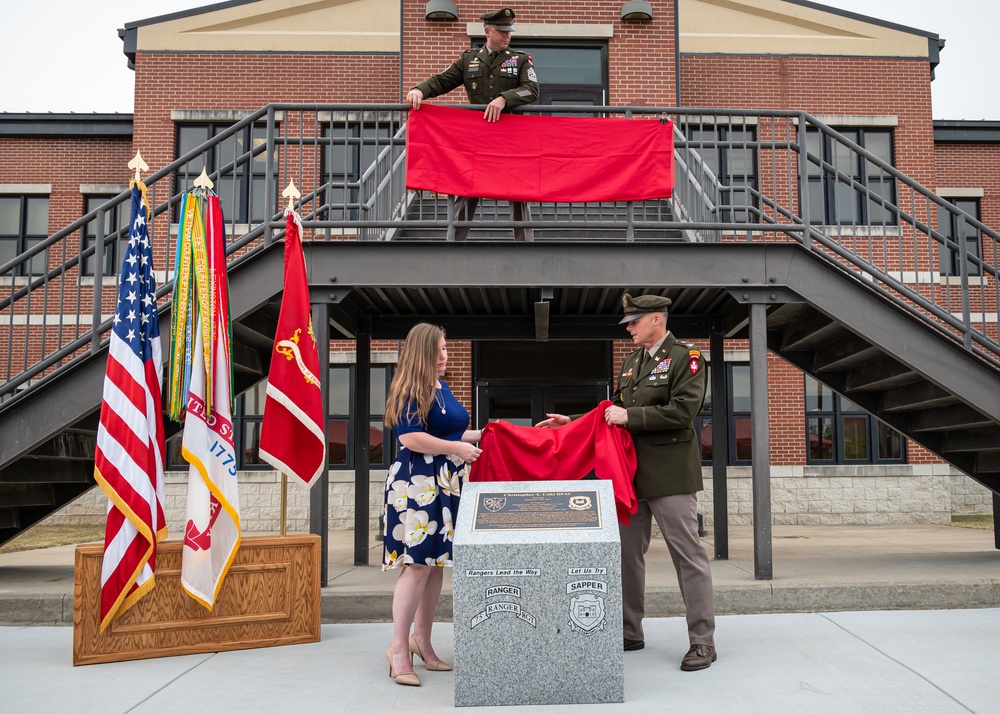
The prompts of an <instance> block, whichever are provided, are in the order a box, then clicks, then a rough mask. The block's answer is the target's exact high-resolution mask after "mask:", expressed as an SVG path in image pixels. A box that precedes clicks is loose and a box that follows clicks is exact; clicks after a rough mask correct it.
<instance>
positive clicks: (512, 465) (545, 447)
mask: <svg viewBox="0 0 1000 714" xmlns="http://www.w3.org/2000/svg"><path fill="white" fill-rule="evenodd" d="M420 111H423V109H421V110H420ZM610 406H611V402H609V401H607V400H604V401H603V402H601V403H600V404H599V405H598V406H597V408H596V409H594V410H592V411H590V412H587V413H586V414H585V415H584V416H582V417H580V418H579V419H575V420H574V421H571V422H570V423H569V424H567V425H565V426H563V427H560V428H558V429H537V428H535V427H530V426H515V425H514V424H510V423H508V422H503V421H497V422H490V423H489V424H487V425H486V427H485V428H484V429H483V439H482V442H481V444H480V446H481V447H482V450H483V453H482V454H481V455H480V457H479V458H478V459H476V460H475V461H474V462H473V464H472V471H471V472H470V474H469V480H470V481H554V480H563V479H564V480H567V481H575V480H578V479H582V478H583V477H584V476H586V475H587V474H588V473H590V472H591V471H594V472H595V473H596V474H597V477H598V478H601V479H606V480H609V481H611V483H612V484H613V486H614V489H615V507H616V508H617V510H618V520H619V522H621V523H624V524H628V522H629V515H630V514H632V513H635V512H636V510H637V509H638V501H637V499H636V497H635V484H634V482H633V479H634V477H635V466H636V461H635V446H634V445H633V443H632V435H631V434H629V432H628V430H627V429H622V428H621V427H617V426H610V425H609V424H608V423H607V422H605V421H604V416H603V415H604V410H605V409H607V408H608V407H610Z"/></svg>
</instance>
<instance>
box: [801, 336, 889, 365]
mask: <svg viewBox="0 0 1000 714" xmlns="http://www.w3.org/2000/svg"><path fill="white" fill-rule="evenodd" d="M881 356H882V350H880V349H879V348H878V347H875V346H874V345H870V344H868V343H867V342H865V341H864V340H862V339H861V338H860V337H851V338H848V339H846V340H842V341H840V342H837V343H835V344H833V345H828V346H826V347H824V348H823V349H822V350H817V351H816V357H815V358H814V359H813V368H814V369H815V370H816V371H817V372H838V371H839V372H843V371H845V370H849V369H854V368H857V367H862V366H864V365H866V364H868V363H869V362H874V361H875V360H877V359H879V358H880V357H881Z"/></svg>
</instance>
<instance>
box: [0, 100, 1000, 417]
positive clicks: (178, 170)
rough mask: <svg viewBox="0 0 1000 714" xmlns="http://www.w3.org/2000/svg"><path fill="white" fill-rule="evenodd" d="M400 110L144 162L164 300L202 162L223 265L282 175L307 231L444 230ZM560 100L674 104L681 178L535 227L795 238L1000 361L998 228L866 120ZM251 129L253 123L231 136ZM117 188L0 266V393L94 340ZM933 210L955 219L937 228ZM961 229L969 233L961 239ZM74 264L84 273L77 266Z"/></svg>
mask: <svg viewBox="0 0 1000 714" xmlns="http://www.w3.org/2000/svg"><path fill="white" fill-rule="evenodd" d="M408 111H409V108H408V106H406V105H399V104H382V105H371V104H367V105H354V104H351V105H345V104H310V105H303V104H272V105H268V106H267V107H264V108H262V109H260V110H257V111H255V112H253V113H251V114H249V115H248V116H247V117H245V118H244V119H243V120H241V121H239V122H237V123H235V124H234V125H233V126H231V127H229V128H228V129H226V130H224V131H222V132H220V133H219V134H218V135H217V136H215V137H213V138H212V139H211V140H210V141H208V142H206V143H204V144H202V145H200V146H198V147H195V148H193V149H192V150H190V151H188V152H186V153H185V154H184V155H182V156H179V157H178V158H177V160H176V161H174V162H173V163H171V164H170V165H168V166H165V167H163V168H162V169H160V170H159V171H156V172H155V173H153V174H152V175H150V176H149V177H147V178H146V179H145V181H146V183H147V185H148V187H149V191H150V193H149V195H150V201H151V204H152V205H153V215H154V220H153V221H152V222H151V227H150V235H151V238H152V240H153V241H154V245H155V246H156V251H155V262H156V269H157V270H156V276H157V281H158V283H159V284H160V287H159V289H158V291H157V297H158V299H159V301H160V303H161V305H165V304H166V303H167V302H169V299H170V295H171V292H172V279H173V268H174V266H173V260H174V250H175V248H176V243H175V241H176V234H177V220H176V209H175V207H176V206H177V205H178V203H179V201H180V199H181V197H182V195H183V193H184V191H185V190H187V188H188V187H187V183H188V181H189V180H190V177H191V175H192V172H194V171H197V170H198V169H199V168H200V166H205V167H207V168H208V169H209V171H208V174H209V177H210V178H211V179H212V180H213V181H214V182H215V186H216V190H217V191H218V193H219V194H220V196H221V197H222V199H223V200H222V203H223V212H224V215H225V216H226V221H227V228H226V232H227V236H228V238H227V240H228V244H227V245H228V248H227V250H228V253H229V255H230V262H231V264H233V263H235V262H238V261H240V260H243V259H244V257H245V256H248V255H250V254H252V253H253V251H255V250H258V249H260V247H261V246H264V245H266V244H269V243H271V242H273V241H274V240H278V239H280V238H281V236H282V232H283V226H284V223H283V221H282V215H281V204H282V201H281V198H280V193H281V189H282V188H283V187H284V186H285V185H286V184H287V182H288V180H289V179H293V180H294V181H295V183H296V184H297V185H298V186H299V187H300V189H301V190H302V192H303V195H302V197H301V198H300V199H299V201H298V202H297V208H298V210H299V211H300V213H301V214H302V218H303V225H304V227H305V229H306V236H305V238H306V239H307V240H329V241H333V240H364V241H390V240H395V239H397V238H398V237H399V236H400V235H401V234H402V233H404V232H405V231H411V230H414V229H423V230H428V229H429V230H432V231H436V232H438V233H436V235H439V237H440V239H441V240H446V239H447V237H448V236H449V235H453V234H454V228H455V226H456V225H462V224H458V223H456V222H455V221H454V220H453V219H452V217H451V216H450V214H449V212H448V211H447V210H441V209H440V204H441V202H440V201H434V200H431V201H427V200H424V199H426V198H428V196H426V195H423V194H419V193H416V192H412V191H408V190H407V189H406V175H405V168H406V161H405V158H406V157H405V150H406V119H407V117H408ZM551 111H553V109H552V108H549V107H537V106H529V107H524V108H522V109H521V112H522V113H525V114H531V115H544V114H546V113H549V112H551ZM558 113H559V114H560V115H573V114H579V115H581V116H582V115H588V116H592V117H594V116H595V114H596V117H595V118H594V119H593V120H594V121H600V120H601V119H600V117H604V116H614V117H626V118H631V119H634V120H636V121H654V120H655V121H661V120H663V119H664V118H670V119H671V120H672V121H673V123H674V138H675V149H674V159H675V175H676V188H675V190H674V194H673V196H672V197H670V198H669V199H668V197H664V198H663V199H662V200H660V201H646V202H634V203H632V202H629V203H620V204H613V203H600V204H592V203H590V204H570V203H560V204H537V206H536V207H533V208H532V224H531V225H532V227H534V228H535V229H536V236H538V235H541V236H542V237H541V238H540V239H543V240H544V235H545V230H546V229H548V230H550V231H552V232H553V234H555V235H558V231H559V230H562V229H570V230H573V231H576V232H578V233H580V234H581V235H582V234H585V233H587V232H589V234H590V235H592V236H594V238H592V239H598V240H622V241H635V240H666V238H663V236H664V235H665V234H666V232H672V235H673V236H675V237H673V238H670V239H671V240H677V238H676V236H677V235H679V236H680V239H681V240H686V241H695V242H759V241H795V242H798V243H799V244H801V245H802V246H803V247H804V248H805V249H807V250H809V251H811V252H812V253H814V254H816V255H818V256H820V257H821V258H822V259H823V260H826V261H828V262H829V263H830V264H831V265H835V266H837V267H838V268H839V269H841V270H843V271H845V272H847V273H849V274H851V275H852V276H854V277H855V278H857V279H858V280H859V281H861V282H863V283H864V284H866V285H867V286H869V287H870V288H871V290H872V291H873V294H875V295H877V296H878V297H879V299H885V300H889V301H891V302H893V303H895V304H897V305H898V306H900V307H901V308H902V309H904V310H906V311H908V312H909V313H911V314H913V315H914V316H916V317H917V318H919V319H920V320H922V321H924V322H925V323H927V324H929V325H931V326H932V327H933V328H934V329H936V330H938V331H939V332H940V333H941V334H942V335H943V336H944V337H945V338H947V339H950V340H954V341H956V342H958V343H960V344H961V345H963V346H964V348H965V349H967V350H968V351H970V352H971V353H973V354H975V355H977V356H978V357H980V358H983V359H985V360H987V361H989V362H991V363H992V364H994V365H998V366H1000V343H998V336H997V322H996V320H995V316H996V314H997V306H998V304H1000V284H998V264H997V260H998V252H1000V251H998V244H1000V235H998V234H997V233H996V232H995V231H993V230H991V229H990V228H988V227H987V226H985V225H984V224H983V223H982V222H981V221H979V220H977V219H976V217H974V216H971V215H968V214H966V213H964V212H962V211H961V210H960V209H958V208H957V207H955V206H954V205H953V204H951V203H949V202H948V201H947V200H945V199H943V198H941V197H940V196H937V195H935V194H934V193H933V192H932V191H930V190H928V189H927V188H925V187H924V186H922V185H921V184H920V183H919V182H918V181H916V180H914V179H913V178H911V177H908V176H906V175H904V174H903V173H901V172H900V171H898V170H896V169H895V168H894V167H893V166H892V164H891V162H890V161H889V158H891V151H890V152H889V153H888V154H886V153H885V152H884V151H883V152H882V155H881V156H880V154H879V153H877V152H876V151H873V150H870V149H869V148H868V147H867V146H865V145H862V144H861V143H859V142H860V139H861V138H862V136H863V133H862V132H859V131H856V130H851V129H844V128H841V129H843V130H842V131H838V129H837V128H834V127H831V126H828V125H827V124H825V123H823V122H822V121H820V120H818V119H817V118H815V117H812V116H811V115H809V114H806V113H803V112H784V111H754V112H747V111H739V110H722V109H676V108H637V107H597V108H595V107H592V106H580V107H567V106H560V107H558ZM254 127H256V129H255V130H254V131H253V132H252V135H253V136H255V137H259V138H258V139H255V140H254V141H251V142H250V143H249V144H247V143H246V142H244V143H243V144H242V145H241V144H240V142H238V141H235V140H232V138H233V137H235V136H237V135H240V133H241V132H245V131H246V130H247V129H251V128H254ZM879 132H880V133H878V134H876V132H875V131H869V134H868V135H864V137H865V138H867V139H868V140H869V143H872V142H873V141H874V139H872V137H876V138H877V139H878V142H880V143H879V144H878V145H879V147H883V146H884V139H885V138H887V137H888V139H889V140H890V143H889V146H890V148H891V139H892V131H891V129H884V130H883V129H880V130H879ZM138 148H139V149H142V148H143V147H138ZM930 148H931V147H928V150H929V149H930ZM123 174H124V167H123ZM929 179H930V177H924V180H925V181H926V180H929ZM431 198H433V197H431ZM437 198H443V197H437ZM128 202H129V194H128V192H123V193H121V194H119V195H118V196H116V197H114V198H112V199H110V200H108V201H106V202H105V203H104V204H102V205H101V206H99V207H98V208H97V209H95V210H94V211H91V212H89V213H87V214H85V215H83V216H81V217H80V218H79V219H78V220H76V221H74V222H73V223H71V224H70V225H68V226H66V227H65V228H63V229H62V230H60V231H58V232H56V233H55V234H53V235H52V236H50V237H48V238H47V239H45V240H42V241H39V242H38V243H37V244H35V245H33V246H32V247H31V248H30V249H29V250H26V251H25V252H23V253H21V254H20V255H18V256H17V257H16V258H14V259H12V260H10V261H7V262H6V263H5V264H3V265H0V344H3V345H4V346H5V348H6V356H5V357H3V358H0V378H2V379H3V382H2V383H0V400H4V402H5V403H7V402H13V401H17V400H19V399H20V398H23V397H24V396H26V394H27V393H28V392H30V391H31V389H32V385H35V384H37V383H40V382H42V381H44V380H46V379H50V378H52V376H53V375H55V374H57V373H58V372H59V371H61V370H63V369H65V368H67V367H68V366H69V365H71V364H72V363H73V361H74V360H76V359H80V358H81V357H84V356H87V355H90V354H93V353H95V352H97V351H99V350H100V349H101V348H102V346H103V344H104V342H105V340H106V336H107V331H108V329H109V327H110V316H111V313H112V311H113V308H114V300H115V284H114V283H115V276H111V275H104V272H103V271H104V266H105V263H106V261H105V254H106V251H108V250H109V249H110V246H112V245H113V244H114V243H115V242H116V241H118V240H121V239H122V238H123V237H124V235H123V231H124V230H126V229H112V230H110V231H104V230H103V228H104V226H105V221H104V216H105V214H106V213H107V212H109V211H113V210H117V211H118V212H119V213H120V212H122V211H127V210H128ZM945 221H947V223H948V226H949V227H951V226H958V229H957V230H952V231H950V232H949V230H947V229H946V228H945V227H944V226H943V225H942V224H943V223H944V222H945ZM88 225H96V226H98V227H100V230H98V234H97V237H96V239H93V236H91V235H90V234H88V236H87V240H85V239H84V238H85V237H84V232H85V227H86V226H88ZM474 225H476V226H477V227H483V228H497V229H501V228H506V229H508V230H509V228H510V227H511V221H510V220H508V219H507V218H506V217H505V216H504V215H502V214H500V213H497V212H493V213H490V211H488V210H486V209H484V210H483V211H482V212H481V215H480V218H479V220H477V221H476V222H475V224H474ZM969 232H973V233H975V232H978V236H979V241H978V242H970V241H968V240H967V239H966V237H964V236H967V234H968V233H969ZM474 235H475V234H474V233H473V236H474ZM956 235H957V236H963V237H962V238H961V239H959V240H956V239H955V236H956ZM538 239H539V238H536V240H538ZM970 246H972V250H970ZM85 264H86V265H87V266H93V268H92V272H93V273H94V274H93V275H86V274H84V272H85V271H84V270H82V267H83V266H84V265H85ZM40 266H44V267H40ZM0 408H4V405H3V404H0Z"/></svg>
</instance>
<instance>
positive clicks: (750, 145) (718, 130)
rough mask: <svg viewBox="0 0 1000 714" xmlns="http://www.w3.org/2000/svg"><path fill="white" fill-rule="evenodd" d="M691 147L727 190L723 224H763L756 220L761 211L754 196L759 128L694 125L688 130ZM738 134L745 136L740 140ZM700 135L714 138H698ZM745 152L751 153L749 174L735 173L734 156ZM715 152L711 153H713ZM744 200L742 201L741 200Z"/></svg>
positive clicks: (721, 211) (722, 209) (756, 177)
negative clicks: (737, 152) (756, 215)
mask: <svg viewBox="0 0 1000 714" xmlns="http://www.w3.org/2000/svg"><path fill="white" fill-rule="evenodd" d="M685 131H686V132H687V134H688V135H687V137H686V139H687V142H688V146H689V147H690V148H692V149H694V151H696V152H697V153H698V155H699V156H701V158H702V160H703V161H704V162H705V163H706V165H707V166H708V167H709V168H710V169H712V170H713V171H714V173H715V175H716V178H717V179H718V180H719V183H721V184H722V185H723V186H726V187H728V190H725V191H723V192H722V195H721V206H722V208H721V209H720V211H719V221H721V222H723V223H759V220H757V219H755V218H754V214H756V213H757V212H758V211H759V209H760V205H759V203H760V202H759V201H758V200H757V198H756V197H755V196H754V195H753V193H752V192H756V191H757V188H758V182H759V177H760V172H759V166H758V163H757V159H758V156H757V149H756V143H757V127H756V126H755V125H753V124H745V125H738V126H733V125H730V124H722V125H719V124H714V125H701V124H691V125H688V126H686V127H685ZM737 132H740V133H741V134H744V135H743V136H739V137H738V138H737V137H736V136H734V135H735V134H736V133H737ZM695 133H697V134H710V135H711V136H710V138H709V137H706V136H696V135H695ZM736 151H745V152H748V153H749V158H750V161H749V163H750V164H751V166H750V171H749V172H743V173H734V172H733V164H734V163H735V157H734V153H733V152H736ZM709 152H711V153H709ZM741 196H742V198H740V197H741Z"/></svg>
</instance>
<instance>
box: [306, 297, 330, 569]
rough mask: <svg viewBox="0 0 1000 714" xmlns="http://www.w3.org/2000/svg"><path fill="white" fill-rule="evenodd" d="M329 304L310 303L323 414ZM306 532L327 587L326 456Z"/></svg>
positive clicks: (312, 497) (327, 407)
mask: <svg viewBox="0 0 1000 714" xmlns="http://www.w3.org/2000/svg"><path fill="white" fill-rule="evenodd" d="M328 312H329V305H327V304H326V303H316V302H314V303H313V304H312V324H313V333H314V334H315V335H316V344H317V346H318V348H319V366H320V370H319V389H320V393H321V394H322V399H323V413H324V414H329V413H330V405H329V389H330V317H329V315H328ZM327 421H328V420H327V419H324V420H323V440H324V441H326V443H328V444H329V443H330V442H329V440H328V437H327V433H326V432H327V428H328V426H327ZM309 532H310V533H315V534H317V535H319V537H320V543H321V545H320V586H321V587H324V588H325V587H326V586H327V584H328V581H329V574H328V572H327V571H328V563H327V561H328V559H329V552H330V455H329V454H327V458H326V463H325V464H323V471H322V473H320V475H319V483H317V484H316V485H315V486H313V487H312V489H311V490H310V491H309Z"/></svg>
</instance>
